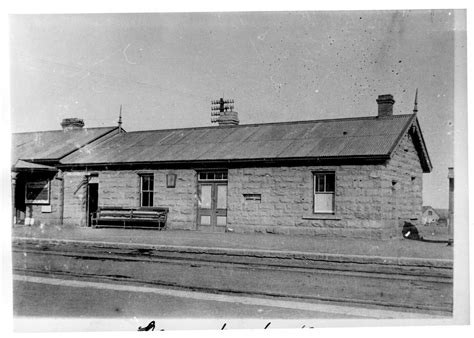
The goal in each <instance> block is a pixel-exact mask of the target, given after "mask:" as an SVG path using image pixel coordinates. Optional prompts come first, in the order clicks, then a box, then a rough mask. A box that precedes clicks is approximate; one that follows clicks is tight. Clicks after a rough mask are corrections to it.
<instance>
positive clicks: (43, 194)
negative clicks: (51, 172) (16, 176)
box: [25, 180, 50, 204]
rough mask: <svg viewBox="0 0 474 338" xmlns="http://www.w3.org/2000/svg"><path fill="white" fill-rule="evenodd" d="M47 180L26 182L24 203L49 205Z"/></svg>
mask: <svg viewBox="0 0 474 338" xmlns="http://www.w3.org/2000/svg"><path fill="white" fill-rule="evenodd" d="M49 194H50V189H49V180H42V181H33V182H26V185H25V203H28V204H49Z"/></svg>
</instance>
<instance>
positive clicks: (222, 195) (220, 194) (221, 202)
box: [217, 184, 227, 209]
mask: <svg viewBox="0 0 474 338" xmlns="http://www.w3.org/2000/svg"><path fill="white" fill-rule="evenodd" d="M217 209H227V185H222V184H219V185H218V186H217Z"/></svg>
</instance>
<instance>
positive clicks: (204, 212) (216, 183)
mask: <svg viewBox="0 0 474 338" xmlns="http://www.w3.org/2000/svg"><path fill="white" fill-rule="evenodd" d="M199 177H200V178H201V179H200V180H198V198H199V199H198V201H199V203H198V212H197V215H198V220H197V225H198V229H199V230H203V231H210V232H222V231H225V228H226V226H227V173H226V175H225V176H224V175H207V176H206V175H204V176H201V175H200V176H199ZM203 177H204V179H203ZM223 177H225V179H224V178H223Z"/></svg>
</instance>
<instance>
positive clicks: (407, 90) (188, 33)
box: [10, 10, 456, 208]
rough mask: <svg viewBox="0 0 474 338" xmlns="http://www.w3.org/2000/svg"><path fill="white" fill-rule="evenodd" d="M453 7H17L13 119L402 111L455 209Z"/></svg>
mask: <svg viewBox="0 0 474 338" xmlns="http://www.w3.org/2000/svg"><path fill="white" fill-rule="evenodd" d="M455 21H456V12H454V11H451V10H435V11H431V10H419V11H332V12H317V11H308V12H305V11H299V12H226V13H167V14H159V13H156V14H154V13H146V14H74V15H60V14H56V15H14V16H10V62H11V67H10V72H11V74H10V75H11V82H10V91H11V130H12V132H23V131H38V130H53V129H60V122H61V120H62V119H63V118H66V117H79V118H82V119H84V120H85V124H86V127H101V126H110V125H116V124H117V120H118V115H119V109H120V105H122V115H123V127H124V129H125V130H127V131H136V130H150V129H164V128H182V127H195V126H209V125H211V123H210V112H211V100H215V99H219V98H220V97H224V98H227V99H233V100H234V101H235V104H234V106H235V110H236V111H237V112H238V113H239V118H240V123H241V124H250V123H266V122H280V121H300V120H314V119H326V118H339V117H341V118H343V117H355V116H375V115H377V104H376V101H375V100H376V98H377V96H378V95H381V94H392V95H393V96H394V99H395V101H396V103H395V106H394V113H395V114H409V113H412V110H413V103H414V96H415V90H416V89H417V88H418V91H419V94H418V109H419V111H418V119H419V121H420V124H421V129H422V132H423V136H424V138H425V141H426V145H427V148H428V152H429V155H430V158H431V161H432V163H433V167H434V169H433V171H432V172H431V173H430V174H424V175H423V184H424V186H423V203H424V205H431V206H433V207H438V208H448V180H447V173H448V167H450V166H453V165H454V163H453V148H454V145H453V139H454V130H455V129H454V127H455V126H454V105H455V102H454V97H455V92H454V88H455V82H454V81H455V78H454V73H455V72H454V67H455V61H454V60H455V54H454V50H455V48H454V46H455V39H454V38H455V29H454V27H455Z"/></svg>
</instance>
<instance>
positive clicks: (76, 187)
mask: <svg viewBox="0 0 474 338" xmlns="http://www.w3.org/2000/svg"><path fill="white" fill-rule="evenodd" d="M84 174H85V173H84V172H65V173H64V221H63V222H64V224H67V225H79V226H86V207H87V205H86V185H81V182H82V180H83V179H84Z"/></svg>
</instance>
